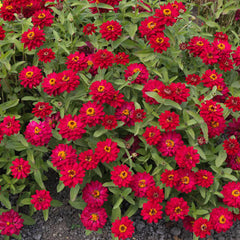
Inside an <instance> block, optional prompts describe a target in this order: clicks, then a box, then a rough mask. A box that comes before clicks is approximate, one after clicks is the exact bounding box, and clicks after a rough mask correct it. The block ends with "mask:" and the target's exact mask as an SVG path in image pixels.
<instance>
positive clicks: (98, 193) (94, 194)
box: [92, 190, 100, 198]
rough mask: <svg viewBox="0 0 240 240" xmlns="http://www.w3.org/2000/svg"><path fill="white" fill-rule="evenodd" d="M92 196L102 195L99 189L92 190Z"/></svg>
mask: <svg viewBox="0 0 240 240" xmlns="http://www.w3.org/2000/svg"><path fill="white" fill-rule="evenodd" d="M92 196H93V197H94V198H98V197H99V196H100V192H99V191H98V190H94V191H93V192H92Z"/></svg>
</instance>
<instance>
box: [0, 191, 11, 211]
mask: <svg viewBox="0 0 240 240" xmlns="http://www.w3.org/2000/svg"><path fill="white" fill-rule="evenodd" d="M5 195H6V194H4V193H1V194H0V202H1V203H2V204H3V205H4V206H5V207H6V208H7V209H11V203H10V201H9V199H8V196H5Z"/></svg>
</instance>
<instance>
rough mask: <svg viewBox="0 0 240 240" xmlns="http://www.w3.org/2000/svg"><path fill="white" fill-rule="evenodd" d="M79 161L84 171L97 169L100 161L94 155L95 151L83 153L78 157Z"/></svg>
mask: <svg viewBox="0 0 240 240" xmlns="http://www.w3.org/2000/svg"><path fill="white" fill-rule="evenodd" d="M78 161H79V164H80V165H81V166H82V168H83V169H85V170H89V169H94V168H96V167H97V166H98V163H99V161H100V159H99V158H97V157H96V155H95V154H93V150H92V149H90V150H87V151H84V152H81V153H80V154H79V156H78Z"/></svg>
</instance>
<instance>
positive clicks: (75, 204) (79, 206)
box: [69, 198, 87, 210]
mask: <svg viewBox="0 0 240 240" xmlns="http://www.w3.org/2000/svg"><path fill="white" fill-rule="evenodd" d="M69 204H70V205H71V206H72V207H74V208H76V209H79V210H83V209H84V208H85V207H86V206H87V203H85V202H84V201H83V200H82V198H78V199H76V200H75V201H74V202H72V201H71V200H69Z"/></svg>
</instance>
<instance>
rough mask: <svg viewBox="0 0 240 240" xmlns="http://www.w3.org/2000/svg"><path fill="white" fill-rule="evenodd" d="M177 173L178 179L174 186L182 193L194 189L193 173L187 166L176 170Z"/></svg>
mask: <svg viewBox="0 0 240 240" xmlns="http://www.w3.org/2000/svg"><path fill="white" fill-rule="evenodd" d="M176 171H177V173H178V181H177V182H176V185H175V188H176V189H177V190H178V191H180V192H184V193H190V192H191V191H192V190H194V189H196V180H195V173H194V172H193V171H191V170H189V169H187V168H184V169H178V170H176Z"/></svg>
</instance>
